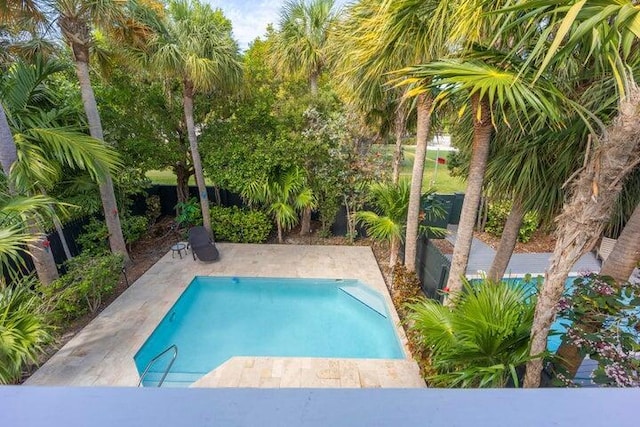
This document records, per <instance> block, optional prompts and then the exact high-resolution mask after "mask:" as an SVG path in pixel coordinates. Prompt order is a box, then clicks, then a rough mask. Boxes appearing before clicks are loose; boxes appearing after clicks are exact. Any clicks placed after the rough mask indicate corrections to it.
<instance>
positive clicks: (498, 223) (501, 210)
mask: <svg viewBox="0 0 640 427" xmlns="http://www.w3.org/2000/svg"><path fill="white" fill-rule="evenodd" d="M511 206H512V202H510V201H502V202H494V203H491V204H489V213H488V215H487V224H486V225H485V227H484V231H485V232H487V233H489V234H492V235H494V236H497V237H500V236H502V230H504V224H505V223H506V222H507V217H508V216H509V213H510V212H511ZM537 229H538V214H537V213H535V212H527V213H526V214H525V215H524V218H523V219H522V225H521V226H520V230H519V231H518V241H519V242H522V243H527V242H528V241H529V240H531V236H533V233H535V231H536V230H537Z"/></svg>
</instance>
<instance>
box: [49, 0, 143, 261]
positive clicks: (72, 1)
mask: <svg viewBox="0 0 640 427" xmlns="http://www.w3.org/2000/svg"><path fill="white" fill-rule="evenodd" d="M125 6H126V4H125V2H121V1H118V0H106V1H90V0H56V1H55V2H53V8H54V10H55V13H56V14H57V22H58V26H59V27H60V31H61V33H62V36H63V38H64V40H65V41H66V42H67V44H68V45H69V47H70V49H71V52H72V54H73V61H74V64H75V70H76V75H77V77H78V81H79V83H80V92H81V95H82V104H83V106H84V110H85V114H86V115H87V121H88V123H89V133H90V134H91V136H92V137H93V138H95V139H97V140H99V141H104V135H103V131H102V122H101V120H100V113H99V111H98V105H97V103H96V99H95V96H94V92H93V87H92V86H91V77H90V74H89V60H90V53H91V49H92V47H93V45H94V37H93V32H92V30H93V29H102V30H105V31H106V32H107V33H112V34H116V33H122V32H123V30H124V31H125V32H126V30H127V28H126V27H127V25H129V24H130V22H128V21H127V16H126V10H125ZM114 30H115V31H114ZM100 197H101V199H102V207H103V209H104V217H105V221H106V223H107V228H108V230H109V245H110V247H111V250H112V251H113V252H114V253H121V254H122V255H123V256H124V259H125V263H128V262H130V261H131V260H130V258H129V254H128V252H127V245H126V242H125V240H124V237H123V235H122V226H121V224H120V215H119V212H118V205H117V203H116V197H115V193H114V190H113V180H112V179H111V175H110V174H107V175H106V176H105V178H104V179H103V180H102V181H101V182H100Z"/></svg>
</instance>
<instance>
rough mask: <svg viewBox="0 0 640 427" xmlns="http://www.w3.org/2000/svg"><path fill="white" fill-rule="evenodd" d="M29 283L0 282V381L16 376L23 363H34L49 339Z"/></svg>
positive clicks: (9, 381)
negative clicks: (0, 284) (1, 283)
mask: <svg viewBox="0 0 640 427" xmlns="http://www.w3.org/2000/svg"><path fill="white" fill-rule="evenodd" d="M30 288H31V283H30V282H23V283H18V284H16V285H15V287H5V286H0V384H13V383H15V382H17V381H18V380H20V377H21V376H22V370H23V367H24V366H25V365H27V364H29V363H35V362H37V360H38V356H39V355H40V353H41V352H42V346H43V345H44V344H45V343H46V342H47V341H49V340H50V339H51V335H50V333H49V331H50V328H49V327H48V326H47V323H46V321H45V312H44V310H43V307H44V305H43V304H42V299H41V298H40V296H39V295H37V294H36V293H34V292H32V291H30Z"/></svg>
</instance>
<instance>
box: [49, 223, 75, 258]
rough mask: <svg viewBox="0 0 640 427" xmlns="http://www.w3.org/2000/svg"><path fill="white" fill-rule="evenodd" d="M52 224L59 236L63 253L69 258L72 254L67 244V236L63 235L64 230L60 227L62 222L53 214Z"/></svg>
mask: <svg viewBox="0 0 640 427" xmlns="http://www.w3.org/2000/svg"><path fill="white" fill-rule="evenodd" d="M53 225H54V227H55V228H56V233H57V234H58V237H59V238H60V243H61V244H62V250H63V251H64V255H65V258H66V259H71V258H73V256H72V255H71V251H70V250H69V245H68V244H67V238H66V237H64V231H63V229H62V224H61V223H60V220H59V219H58V217H57V216H56V215H54V216H53Z"/></svg>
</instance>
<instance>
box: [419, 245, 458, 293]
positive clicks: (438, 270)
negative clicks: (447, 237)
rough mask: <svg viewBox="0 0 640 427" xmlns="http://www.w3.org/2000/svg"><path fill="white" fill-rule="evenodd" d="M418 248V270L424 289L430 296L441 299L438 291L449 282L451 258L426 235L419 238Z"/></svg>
mask: <svg viewBox="0 0 640 427" xmlns="http://www.w3.org/2000/svg"><path fill="white" fill-rule="evenodd" d="M417 249H418V250H417V259H416V270H417V272H418V278H419V279H420V281H421V282H422V291H423V292H424V293H425V295H426V296H427V297H429V298H434V299H440V298H441V295H440V294H439V293H438V291H439V290H442V288H443V287H444V286H445V284H446V283H447V279H448V278H449V270H450V269H451V260H449V258H447V257H446V256H445V255H444V254H443V253H442V252H440V249H438V248H437V247H436V246H435V245H434V244H433V241H432V240H431V239H427V238H426V237H422V238H420V239H419V240H418V248H417Z"/></svg>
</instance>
